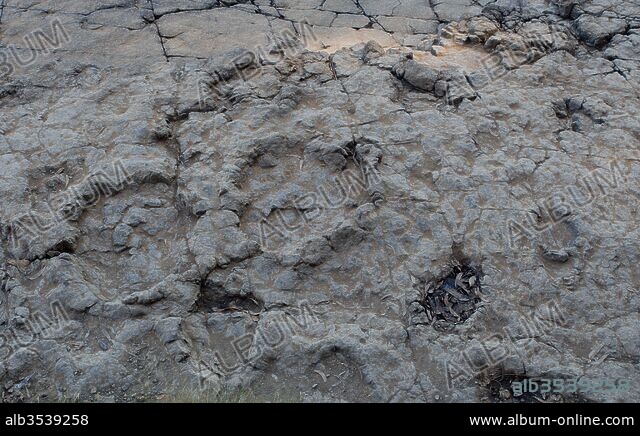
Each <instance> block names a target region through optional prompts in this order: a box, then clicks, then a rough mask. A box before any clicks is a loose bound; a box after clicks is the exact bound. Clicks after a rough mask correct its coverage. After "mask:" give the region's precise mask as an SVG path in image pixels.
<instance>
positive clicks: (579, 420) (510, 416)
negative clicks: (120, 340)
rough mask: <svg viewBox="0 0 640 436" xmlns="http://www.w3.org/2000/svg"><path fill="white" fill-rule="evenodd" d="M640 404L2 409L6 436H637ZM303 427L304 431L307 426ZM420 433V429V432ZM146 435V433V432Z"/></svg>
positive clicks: (53, 406)
mask: <svg viewBox="0 0 640 436" xmlns="http://www.w3.org/2000/svg"><path fill="white" fill-rule="evenodd" d="M638 409H639V408H638V404H576V403H571V404H411V405H402V404H389V405H380V404H375V405H350V404H344V405H336V404H332V405H319V404H151V403H145V404H74V403H63V404H2V405H0V419H1V422H0V435H5V434H25V433H28V434H33V433H46V434H51V433H64V434H69V433H75V432H78V433H80V432H83V433H86V432H87V431H95V430H99V431H121V430H122V431H126V432H130V431H144V432H147V433H148V432H149V431H163V432H167V431H180V432H184V431H190V430H193V431H200V430H199V429H202V428H203V427H204V428H210V429H211V431H212V432H216V431H222V430H223V429H227V428H229V427H231V428H233V427H237V428H238V429H239V430H242V431H243V432H246V431H256V432H258V431H260V432H263V431H265V430H274V429H279V427H281V428H282V429H283V430H286V429H297V430H296V433H299V432H301V431H305V429H304V427H303V426H304V425H305V423H306V424H308V425H309V426H310V428H311V429H312V430H317V429H319V428H321V427H327V431H329V430H331V429H335V428H336V426H337V425H338V424H339V423H341V422H351V423H353V424H357V425H358V426H364V428H367V427H369V428H371V429H376V430H377V429H380V428H382V427H381V426H383V425H387V426H389V425H391V426H393V427H394V432H397V431H399V430H400V429H401V428H402V427H403V426H407V428H410V427H413V428H415V427H416V426H422V427H423V428H424V430H425V432H427V433H431V431H432V430H435V429H438V430H439V431H441V430H440V429H442V430H444V431H447V432H451V431H466V432H468V431H471V432H475V431H478V432H482V431H491V432H495V431H500V430H503V431H507V432H512V433H513V432H517V431H522V430H525V429H527V428H532V429H534V430H542V431H544V430H545V429H554V430H562V429H571V428H580V429H586V428H587V427H589V430H590V431H598V430H601V431H606V432H608V433H612V432H615V433H620V432H623V433H631V432H634V433H637V424H638V420H639V419H640V417H639V414H638ZM301 425H302V427H301ZM414 431H415V430H414ZM147 433H145V434H147Z"/></svg>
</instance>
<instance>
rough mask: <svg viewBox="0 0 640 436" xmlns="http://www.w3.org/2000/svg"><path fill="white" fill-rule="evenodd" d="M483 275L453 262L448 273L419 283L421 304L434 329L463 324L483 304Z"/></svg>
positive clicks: (464, 265) (448, 328) (467, 266)
mask: <svg viewBox="0 0 640 436" xmlns="http://www.w3.org/2000/svg"><path fill="white" fill-rule="evenodd" d="M481 277H482V272H481V270H480V269H479V268H474V267H472V266H469V265H467V264H463V263H460V262H458V261H454V262H453V265H452V266H451V269H450V270H449V273H447V274H446V275H444V276H441V277H439V278H436V279H434V280H432V281H429V282H426V283H423V284H420V286H421V289H420V301H419V302H420V304H421V305H422V307H424V310H425V313H426V315H427V319H428V320H429V322H430V323H431V325H433V327H434V328H435V329H436V330H440V331H447V330H451V329H452V328H453V326H455V325H456V324H461V323H463V322H465V321H466V320H467V319H469V317H470V316H471V315H473V313H474V312H475V311H476V310H477V309H478V307H480V305H481V303H482V284H481V280H480V278H481Z"/></svg>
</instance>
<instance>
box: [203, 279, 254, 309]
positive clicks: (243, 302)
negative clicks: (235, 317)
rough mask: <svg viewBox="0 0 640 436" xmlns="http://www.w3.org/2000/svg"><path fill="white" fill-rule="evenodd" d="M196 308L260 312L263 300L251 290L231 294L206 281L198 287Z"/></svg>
mask: <svg viewBox="0 0 640 436" xmlns="http://www.w3.org/2000/svg"><path fill="white" fill-rule="evenodd" d="M196 307H197V308H198V310H203V311H207V312H219V311H242V312H249V313H259V312H262V310H263V308H264V304H263V302H262V301H261V300H260V299H259V298H257V297H256V296H254V295H253V294H252V293H251V292H247V293H242V294H231V293H229V292H228V291H226V290H225V289H224V288H221V287H218V286H211V283H209V282H206V283H205V284H204V285H203V286H201V288H200V297H199V298H198V300H197V302H196Z"/></svg>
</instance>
